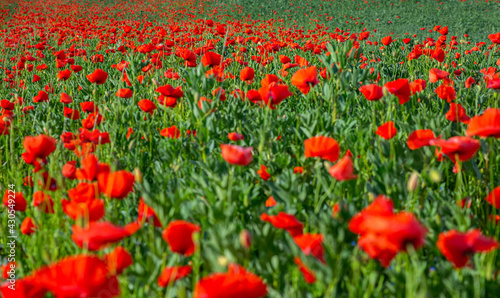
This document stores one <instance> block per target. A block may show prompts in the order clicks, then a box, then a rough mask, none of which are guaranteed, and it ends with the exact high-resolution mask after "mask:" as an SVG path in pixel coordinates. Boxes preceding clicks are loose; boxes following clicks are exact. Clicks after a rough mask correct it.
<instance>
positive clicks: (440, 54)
mask: <svg viewBox="0 0 500 298" xmlns="http://www.w3.org/2000/svg"><path fill="white" fill-rule="evenodd" d="M444 56H445V53H444V51H443V49H441V48H436V49H435V50H434V52H432V55H431V57H432V58H434V59H436V60H437V61H438V62H443V61H444Z"/></svg>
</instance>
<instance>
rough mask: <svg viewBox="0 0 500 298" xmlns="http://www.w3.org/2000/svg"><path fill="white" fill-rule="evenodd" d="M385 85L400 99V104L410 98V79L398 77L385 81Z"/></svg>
mask: <svg viewBox="0 0 500 298" xmlns="http://www.w3.org/2000/svg"><path fill="white" fill-rule="evenodd" d="M384 87H385V88H386V89H387V91H389V93H391V94H394V95H395V96H396V97H397V98H398V99H399V104H404V103H405V102H407V101H409V100H410V84H409V83H408V79H397V80H395V81H392V82H388V83H385V85H384Z"/></svg>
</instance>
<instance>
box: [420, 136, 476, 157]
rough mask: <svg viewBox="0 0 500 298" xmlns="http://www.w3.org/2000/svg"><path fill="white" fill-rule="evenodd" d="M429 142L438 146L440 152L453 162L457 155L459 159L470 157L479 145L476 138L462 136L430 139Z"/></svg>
mask: <svg viewBox="0 0 500 298" xmlns="http://www.w3.org/2000/svg"><path fill="white" fill-rule="evenodd" d="M430 144H431V145H432V146H436V147H439V148H440V149H441V151H440V153H441V154H445V155H446V156H448V158H450V159H451V160H452V161H453V162H456V161H457V157H458V160H460V161H467V160H469V159H471V158H472V157H473V156H474V154H476V152H477V150H479V147H481V143H480V142H479V141H478V140H475V139H473V138H469V137H462V136H457V137H451V138H449V139H448V140H442V139H439V140H437V139H436V140H431V141H430Z"/></svg>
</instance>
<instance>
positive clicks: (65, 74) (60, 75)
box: [57, 69, 71, 81]
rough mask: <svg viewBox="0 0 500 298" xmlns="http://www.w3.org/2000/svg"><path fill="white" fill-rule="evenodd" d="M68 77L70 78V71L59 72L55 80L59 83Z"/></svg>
mask: <svg viewBox="0 0 500 298" xmlns="http://www.w3.org/2000/svg"><path fill="white" fill-rule="evenodd" d="M70 76H71V70H69V69H65V70H61V71H60V72H59V73H58V74H57V78H58V79H59V80H61V81H66V80H67V79H69V77H70Z"/></svg>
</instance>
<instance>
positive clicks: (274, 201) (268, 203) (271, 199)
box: [266, 197, 276, 207]
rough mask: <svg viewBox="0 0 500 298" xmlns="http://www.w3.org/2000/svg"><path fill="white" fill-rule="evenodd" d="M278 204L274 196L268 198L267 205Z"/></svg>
mask: <svg viewBox="0 0 500 298" xmlns="http://www.w3.org/2000/svg"><path fill="white" fill-rule="evenodd" d="M273 206H276V200H275V199H274V198H273V197H269V198H267V200H266V207H273Z"/></svg>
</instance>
